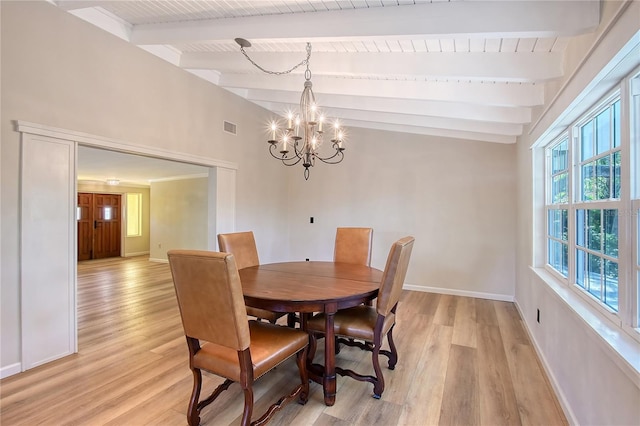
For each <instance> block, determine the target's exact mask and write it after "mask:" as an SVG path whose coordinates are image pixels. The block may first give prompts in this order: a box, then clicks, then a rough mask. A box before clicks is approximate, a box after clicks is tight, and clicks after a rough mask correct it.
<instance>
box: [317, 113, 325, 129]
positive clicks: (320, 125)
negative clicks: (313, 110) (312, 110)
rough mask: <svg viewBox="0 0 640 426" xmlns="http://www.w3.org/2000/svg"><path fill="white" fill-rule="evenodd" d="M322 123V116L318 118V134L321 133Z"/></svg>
mask: <svg viewBox="0 0 640 426" xmlns="http://www.w3.org/2000/svg"><path fill="white" fill-rule="evenodd" d="M323 122H324V115H321V116H320V120H319V123H318V132H320V133H322V123H323Z"/></svg>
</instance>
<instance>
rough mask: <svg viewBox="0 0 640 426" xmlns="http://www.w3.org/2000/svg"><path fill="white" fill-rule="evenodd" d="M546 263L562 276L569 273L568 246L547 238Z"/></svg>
mask: <svg viewBox="0 0 640 426" xmlns="http://www.w3.org/2000/svg"><path fill="white" fill-rule="evenodd" d="M548 253H549V258H548V259H547V263H549V265H550V266H551V267H553V269H555V270H556V271H558V272H560V273H561V274H562V275H563V276H564V277H566V276H567V275H568V273H569V247H568V246H567V245H566V244H562V243H560V242H558V241H555V240H549V247H548Z"/></svg>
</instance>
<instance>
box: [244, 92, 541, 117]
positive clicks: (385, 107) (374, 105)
mask: <svg viewBox="0 0 640 426" xmlns="http://www.w3.org/2000/svg"><path fill="white" fill-rule="evenodd" d="M234 93H235V90H234ZM236 94H238V95H239V96H242V97H244V98H245V99H248V100H250V101H253V102H262V103H267V102H269V103H271V104H273V105H274V106H276V107H277V106H279V105H280V106H283V107H282V109H276V110H274V109H271V108H269V109H271V110H272V111H275V112H280V113H284V112H285V111H287V110H288V109H289V108H291V106H294V105H295V106H296V107H297V105H298V104H299V102H300V92H284V91H275V90H261V89H255V90H253V89H252V90H246V89H242V90H241V91H240V92H238V93H236ZM316 100H317V102H318V106H319V107H320V108H323V107H324V106H325V105H331V106H332V107H333V108H339V109H353V110H361V111H377V112H389V113H395V114H415V115H426V116H431V117H449V118H459V119H462V120H476V121H489V122H493V123H510V124H526V123H529V122H530V121H531V109H530V108H524V107H502V106H488V105H474V104H465V103H461V102H437V101H428V100H416V99H393V98H380V97H374V96H359V97H357V98H355V97H353V96H345V95H331V94H323V95H322V96H317V98H316Z"/></svg>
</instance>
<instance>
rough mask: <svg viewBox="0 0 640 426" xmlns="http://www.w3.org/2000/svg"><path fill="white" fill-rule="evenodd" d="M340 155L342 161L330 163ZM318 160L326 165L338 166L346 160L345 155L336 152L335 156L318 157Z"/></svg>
mask: <svg viewBox="0 0 640 426" xmlns="http://www.w3.org/2000/svg"><path fill="white" fill-rule="evenodd" d="M338 155H340V159H339V160H336V161H330V160H331V159H333V158H335V157H337V156H338ZM316 159H318V160H320V161H322V162H323V163H325V164H338V163H340V162H341V161H342V160H344V153H343V152H342V151H339V152H336V153H335V154H333V155H332V156H331V157H325V158H322V157H319V156H318V155H316Z"/></svg>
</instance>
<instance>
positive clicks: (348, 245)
mask: <svg viewBox="0 0 640 426" xmlns="http://www.w3.org/2000/svg"><path fill="white" fill-rule="evenodd" d="M372 242H373V229H372V228H338V229H337V230H336V242H335V249H334V252H333V261H334V262H342V263H355V264H358V265H366V266H371V244H372Z"/></svg>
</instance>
